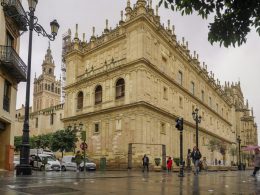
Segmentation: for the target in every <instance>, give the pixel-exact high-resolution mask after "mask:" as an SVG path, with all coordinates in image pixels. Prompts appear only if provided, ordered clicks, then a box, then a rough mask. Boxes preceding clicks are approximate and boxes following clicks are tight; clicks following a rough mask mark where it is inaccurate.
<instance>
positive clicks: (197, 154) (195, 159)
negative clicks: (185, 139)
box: [191, 146, 201, 175]
mask: <svg viewBox="0 0 260 195" xmlns="http://www.w3.org/2000/svg"><path fill="white" fill-rule="evenodd" d="M191 158H192V162H193V164H194V167H195V170H194V174H195V175H198V174H199V163H200V158H201V153H200V151H199V149H198V148H197V147H196V146H194V148H193V151H192V153H191Z"/></svg>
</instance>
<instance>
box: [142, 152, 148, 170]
mask: <svg viewBox="0 0 260 195" xmlns="http://www.w3.org/2000/svg"><path fill="white" fill-rule="evenodd" d="M145 167H146V170H147V172H148V171H149V158H148V156H146V154H145V155H144V157H143V172H144V171H145Z"/></svg>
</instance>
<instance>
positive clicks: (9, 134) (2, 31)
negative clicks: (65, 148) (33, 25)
mask: <svg viewBox="0 0 260 195" xmlns="http://www.w3.org/2000/svg"><path fill="white" fill-rule="evenodd" d="M7 31H8V32H9V33H10V34H11V36H12V37H13V38H14V49H15V50H16V52H17V53H19V47H20V45H19V44H20V42H19V34H18V29H17V27H16V26H15V25H14V24H13V21H12V19H11V18H9V17H6V16H5V14H4V12H3V9H2V6H0V35H1V36H0V45H1V46H6V32H7ZM5 80H7V81H8V82H10V83H11V90H10V95H9V98H10V103H9V105H10V107H9V110H10V111H9V112H7V111H5V110H4V109H3V96H4V83H5ZM17 84H18V83H17V81H16V78H13V77H11V75H10V74H9V73H8V72H7V71H6V70H4V69H3V68H2V67H1V64H0V89H1V90H0V105H1V106H0V122H1V123H2V124H3V125H4V130H0V169H9V170H10V169H12V156H10V155H12V147H13V145H14V127H15V123H14V121H15V109H16V98H17V97H16V95H17Z"/></svg>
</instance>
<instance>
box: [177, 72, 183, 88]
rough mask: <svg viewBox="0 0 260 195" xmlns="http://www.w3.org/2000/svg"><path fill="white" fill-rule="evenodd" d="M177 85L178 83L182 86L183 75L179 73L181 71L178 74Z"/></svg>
mask: <svg viewBox="0 0 260 195" xmlns="http://www.w3.org/2000/svg"><path fill="white" fill-rule="evenodd" d="M178 83H179V84H180V85H182V84H183V75H182V72H181V71H179V72H178Z"/></svg>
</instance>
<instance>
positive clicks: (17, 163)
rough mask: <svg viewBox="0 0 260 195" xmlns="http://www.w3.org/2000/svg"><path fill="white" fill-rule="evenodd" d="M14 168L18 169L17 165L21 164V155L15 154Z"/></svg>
mask: <svg viewBox="0 0 260 195" xmlns="http://www.w3.org/2000/svg"><path fill="white" fill-rule="evenodd" d="M13 164H14V169H16V166H17V165H19V164H20V156H14V162H13Z"/></svg>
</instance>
